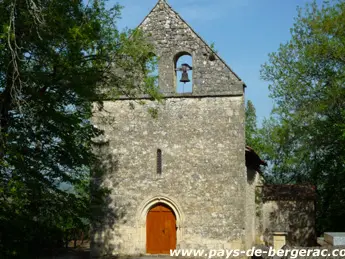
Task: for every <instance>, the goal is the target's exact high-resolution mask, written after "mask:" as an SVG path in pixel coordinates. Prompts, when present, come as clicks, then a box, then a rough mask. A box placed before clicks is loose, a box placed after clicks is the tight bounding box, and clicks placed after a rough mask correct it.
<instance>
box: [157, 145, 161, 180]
mask: <svg viewBox="0 0 345 259" xmlns="http://www.w3.org/2000/svg"><path fill="white" fill-rule="evenodd" d="M157 174H159V175H161V174H162V150H160V149H157Z"/></svg>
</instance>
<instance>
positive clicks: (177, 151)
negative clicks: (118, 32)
mask: <svg viewBox="0 0 345 259" xmlns="http://www.w3.org/2000/svg"><path fill="white" fill-rule="evenodd" d="M243 105H244V100H243V97H216V98H214V97H213V98H211V97H207V98H169V99H165V100H164V103H163V104H156V103H154V102H152V101H147V102H146V104H145V105H140V104H138V103H137V102H134V101H130V100H121V101H117V102H105V103H104V109H103V110H102V111H101V112H98V113H97V115H96V116H95V117H94V123H95V125H97V126H98V127H99V128H102V129H104V130H105V139H106V140H105V142H106V144H105V146H106V152H107V154H111V155H110V156H105V157H104V163H105V164H107V166H108V173H107V175H106V176H105V179H104V181H103V185H104V186H106V187H108V188H109V189H111V194H110V196H109V201H110V202H109V208H111V210H112V212H114V213H115V214H116V215H115V217H116V220H115V221H114V222H113V221H109V222H108V223H107V224H103V225H102V226H101V227H99V228H98V229H95V235H94V240H93V250H94V251H97V250H99V249H100V250H101V251H108V252H111V253H113V252H116V253H122V254H140V253H145V238H146V236H145V218H143V216H142V215H145V211H143V210H144V206H145V203H146V201H149V200H150V199H154V198H155V197H156V198H157V202H158V201H159V199H160V198H162V199H165V198H167V199H171V201H172V203H173V204H174V206H176V208H177V209H178V210H179V211H178V213H179V215H178V218H177V220H178V234H177V247H180V248H230V247H231V248H236V247H238V248H243V245H244V238H245V204H246V202H245V199H246V181H247V180H246V171H245V161H244V128H243V127H244V114H243V112H244V107H243ZM150 107H151V108H152V107H156V108H157V107H158V117H157V118H152V117H151V115H150V113H149V112H148V108H150ZM157 149H161V151H162V165H163V167H162V169H163V170H162V174H161V175H159V174H157V172H156V168H157V161H156V154H157ZM102 150H103V152H104V148H103V149H102ZM111 217H114V215H112V216H111Z"/></svg>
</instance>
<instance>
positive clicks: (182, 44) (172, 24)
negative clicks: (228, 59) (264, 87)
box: [139, 0, 245, 96]
mask: <svg viewBox="0 0 345 259" xmlns="http://www.w3.org/2000/svg"><path fill="white" fill-rule="evenodd" d="M139 28H141V29H142V30H143V31H144V32H146V34H147V35H148V39H149V40H150V41H151V42H152V43H153V45H154V46H155V49H156V53H155V54H156V56H157V57H159V87H160V89H161V91H162V92H163V93H164V94H165V95H166V96H176V95H177V96H179V95H181V94H188V95H193V96H207V95H242V94H243V87H244V86H245V85H244V83H243V82H242V80H241V79H240V78H239V77H238V76H237V75H236V74H235V73H234V72H233V71H232V70H231V68H230V67H229V66H228V65H227V64H226V63H225V62H224V61H223V60H222V59H221V58H220V57H219V56H218V55H217V53H215V52H214V51H213V50H212V49H211V48H210V47H209V46H208V44H207V43H206V42H205V41H204V40H203V39H202V38H201V37H200V36H199V35H198V34H197V33H196V32H195V31H194V30H193V29H192V28H191V27H190V26H189V25H188V24H187V23H186V22H185V21H184V20H183V19H182V18H181V16H180V15H179V14H178V13H176V12H175V11H174V10H173V9H172V8H171V7H170V5H169V4H168V3H167V2H166V1H165V0H159V1H158V3H157V5H156V6H155V7H154V8H153V10H152V11H151V12H150V13H149V14H148V15H147V16H146V17H145V19H144V20H143V22H142V23H141V24H140V25H139ZM186 57H189V59H187V61H186V62H183V61H184V59H182V58H186ZM180 59H182V62H183V63H182V64H178V63H179V60H180ZM183 64H186V65H187V66H183ZM178 76H179V77H180V78H177V77H178ZM187 77H188V78H187ZM181 79H182V81H183V82H180V81H181ZM179 83H182V84H185V86H186V85H187V87H188V89H187V91H186V92H184V91H182V90H181V89H179V87H178V86H179ZM188 84H189V86H188ZM180 88H181V86H180Z"/></svg>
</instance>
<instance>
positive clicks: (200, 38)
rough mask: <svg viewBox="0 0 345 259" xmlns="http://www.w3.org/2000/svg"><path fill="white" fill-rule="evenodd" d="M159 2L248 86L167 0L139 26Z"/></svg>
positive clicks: (163, 0) (160, 0) (162, 1)
mask: <svg viewBox="0 0 345 259" xmlns="http://www.w3.org/2000/svg"><path fill="white" fill-rule="evenodd" d="M159 4H164V5H165V7H167V8H168V9H169V10H170V11H172V12H173V13H174V14H175V15H176V16H177V17H178V18H179V19H180V20H181V21H182V22H183V23H184V24H186V25H187V26H188V28H189V29H190V30H191V31H192V32H193V33H194V34H195V35H196V36H197V37H198V38H199V40H201V42H202V43H203V44H205V46H207V47H208V48H209V50H210V51H211V53H213V54H214V55H215V56H216V57H217V58H218V59H219V60H220V61H221V62H222V63H223V64H224V65H225V66H226V67H227V68H228V69H229V70H230V72H231V73H232V74H233V75H234V76H235V77H236V78H237V79H238V80H239V81H241V82H242V83H243V86H244V87H247V86H246V84H245V83H244V82H243V81H242V79H241V78H240V77H239V76H238V75H237V74H236V73H235V72H234V71H233V70H232V69H231V68H230V66H229V65H228V64H227V63H226V62H225V61H224V60H223V59H222V58H221V57H220V56H219V55H218V54H217V52H215V51H214V50H213V49H212V48H211V47H210V46H209V45H208V44H207V42H206V41H205V40H204V39H203V38H202V37H200V35H199V34H198V33H196V32H195V31H194V29H193V28H192V27H191V26H190V25H189V24H188V23H187V22H186V21H185V20H184V19H183V18H182V17H181V16H180V15H179V13H177V12H176V11H175V10H174V9H173V8H172V7H171V6H170V5H169V4H168V3H167V1H166V0H158V2H157V4H156V5H155V6H154V7H153V8H152V10H151V11H150V12H149V13H148V14H147V15H146V16H145V18H144V19H143V20H142V22H141V23H140V24H139V25H138V28H140V27H141V26H142V25H143V24H144V22H145V20H146V19H147V18H148V17H149V16H150V15H151V13H153V11H154V10H155V9H156V7H158V5H159Z"/></svg>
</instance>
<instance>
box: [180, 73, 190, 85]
mask: <svg viewBox="0 0 345 259" xmlns="http://www.w3.org/2000/svg"><path fill="white" fill-rule="evenodd" d="M180 82H181V83H188V82H190V80H189V77H188V72H182V76H181V80H180Z"/></svg>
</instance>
